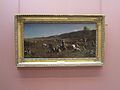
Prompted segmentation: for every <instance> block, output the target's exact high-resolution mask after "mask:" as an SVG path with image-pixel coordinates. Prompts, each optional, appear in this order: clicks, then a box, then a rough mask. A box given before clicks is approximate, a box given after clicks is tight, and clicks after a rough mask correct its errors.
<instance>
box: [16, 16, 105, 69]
mask: <svg viewBox="0 0 120 90" xmlns="http://www.w3.org/2000/svg"><path fill="white" fill-rule="evenodd" d="M25 22H30V23H37V22H40V23H42V22H47V23H51V22H54V23H60V22H63V23H64V22H67V23H73V22H95V23H96V24H97V34H96V38H97V39H96V42H97V44H96V52H97V53H96V57H95V58H67V59H66V58H64V59H60V58H56V59H45V60H44V59H40V58H29V59H26V58H24V52H23V51H24V45H23V44H24V40H23V37H24V36H23V30H24V23H25ZM104 28H105V25H104V15H16V16H15V44H16V59H17V63H16V65H17V67H68V66H69V67H72V66H102V65H103V59H104V38H105V31H104Z"/></svg>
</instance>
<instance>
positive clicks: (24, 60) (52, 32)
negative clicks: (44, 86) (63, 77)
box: [15, 15, 104, 67]
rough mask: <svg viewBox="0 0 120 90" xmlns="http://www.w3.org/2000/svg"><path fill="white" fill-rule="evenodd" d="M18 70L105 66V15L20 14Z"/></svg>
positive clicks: (16, 29)
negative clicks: (26, 68) (24, 68)
mask: <svg viewBox="0 0 120 90" xmlns="http://www.w3.org/2000/svg"><path fill="white" fill-rule="evenodd" d="M15 44H16V59H17V63H16V65H17V67H73V66H102V65H103V59H104V15H16V16H15Z"/></svg>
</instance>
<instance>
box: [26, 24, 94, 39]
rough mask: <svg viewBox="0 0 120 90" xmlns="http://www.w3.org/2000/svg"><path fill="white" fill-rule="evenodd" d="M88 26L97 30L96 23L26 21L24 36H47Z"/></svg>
mask: <svg viewBox="0 0 120 90" xmlns="http://www.w3.org/2000/svg"><path fill="white" fill-rule="evenodd" d="M85 26H87V27H88V28H89V29H90V30H96V24H43V23H42V24H41V23H25V24H24V38H34V37H47V36H52V35H59V34H62V33H68V32H74V31H78V30H83V28H84V27H85Z"/></svg>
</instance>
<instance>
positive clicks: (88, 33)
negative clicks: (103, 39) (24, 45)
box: [26, 30, 96, 40]
mask: <svg viewBox="0 0 120 90" xmlns="http://www.w3.org/2000/svg"><path fill="white" fill-rule="evenodd" d="M84 37H86V38H88V39H93V40H95V39H96V30H82V31H75V32H69V33H63V34H60V35H53V36H48V37H36V38H30V39H34V40H39V39H43V40H44V39H82V38H84ZM30 39H26V40H30Z"/></svg>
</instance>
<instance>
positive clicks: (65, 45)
mask: <svg viewBox="0 0 120 90" xmlns="http://www.w3.org/2000/svg"><path fill="white" fill-rule="evenodd" d="M36 47H38V46H36ZM38 49H39V48H38ZM40 50H42V51H43V52H44V53H47V54H54V55H55V54H56V55H58V54H60V53H63V52H67V51H69V52H68V53H75V52H77V53H80V54H81V56H87V57H95V54H96V41H95V40H89V39H88V38H83V39H80V40H77V41H76V42H74V43H71V42H67V41H65V40H60V41H59V43H57V44H54V42H53V43H52V42H49V43H41V46H40ZM36 53H37V52H34V51H33V50H32V49H30V47H27V48H25V50H24V54H25V55H31V54H34V55H35V54H36ZM47 54H46V55H47Z"/></svg>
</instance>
